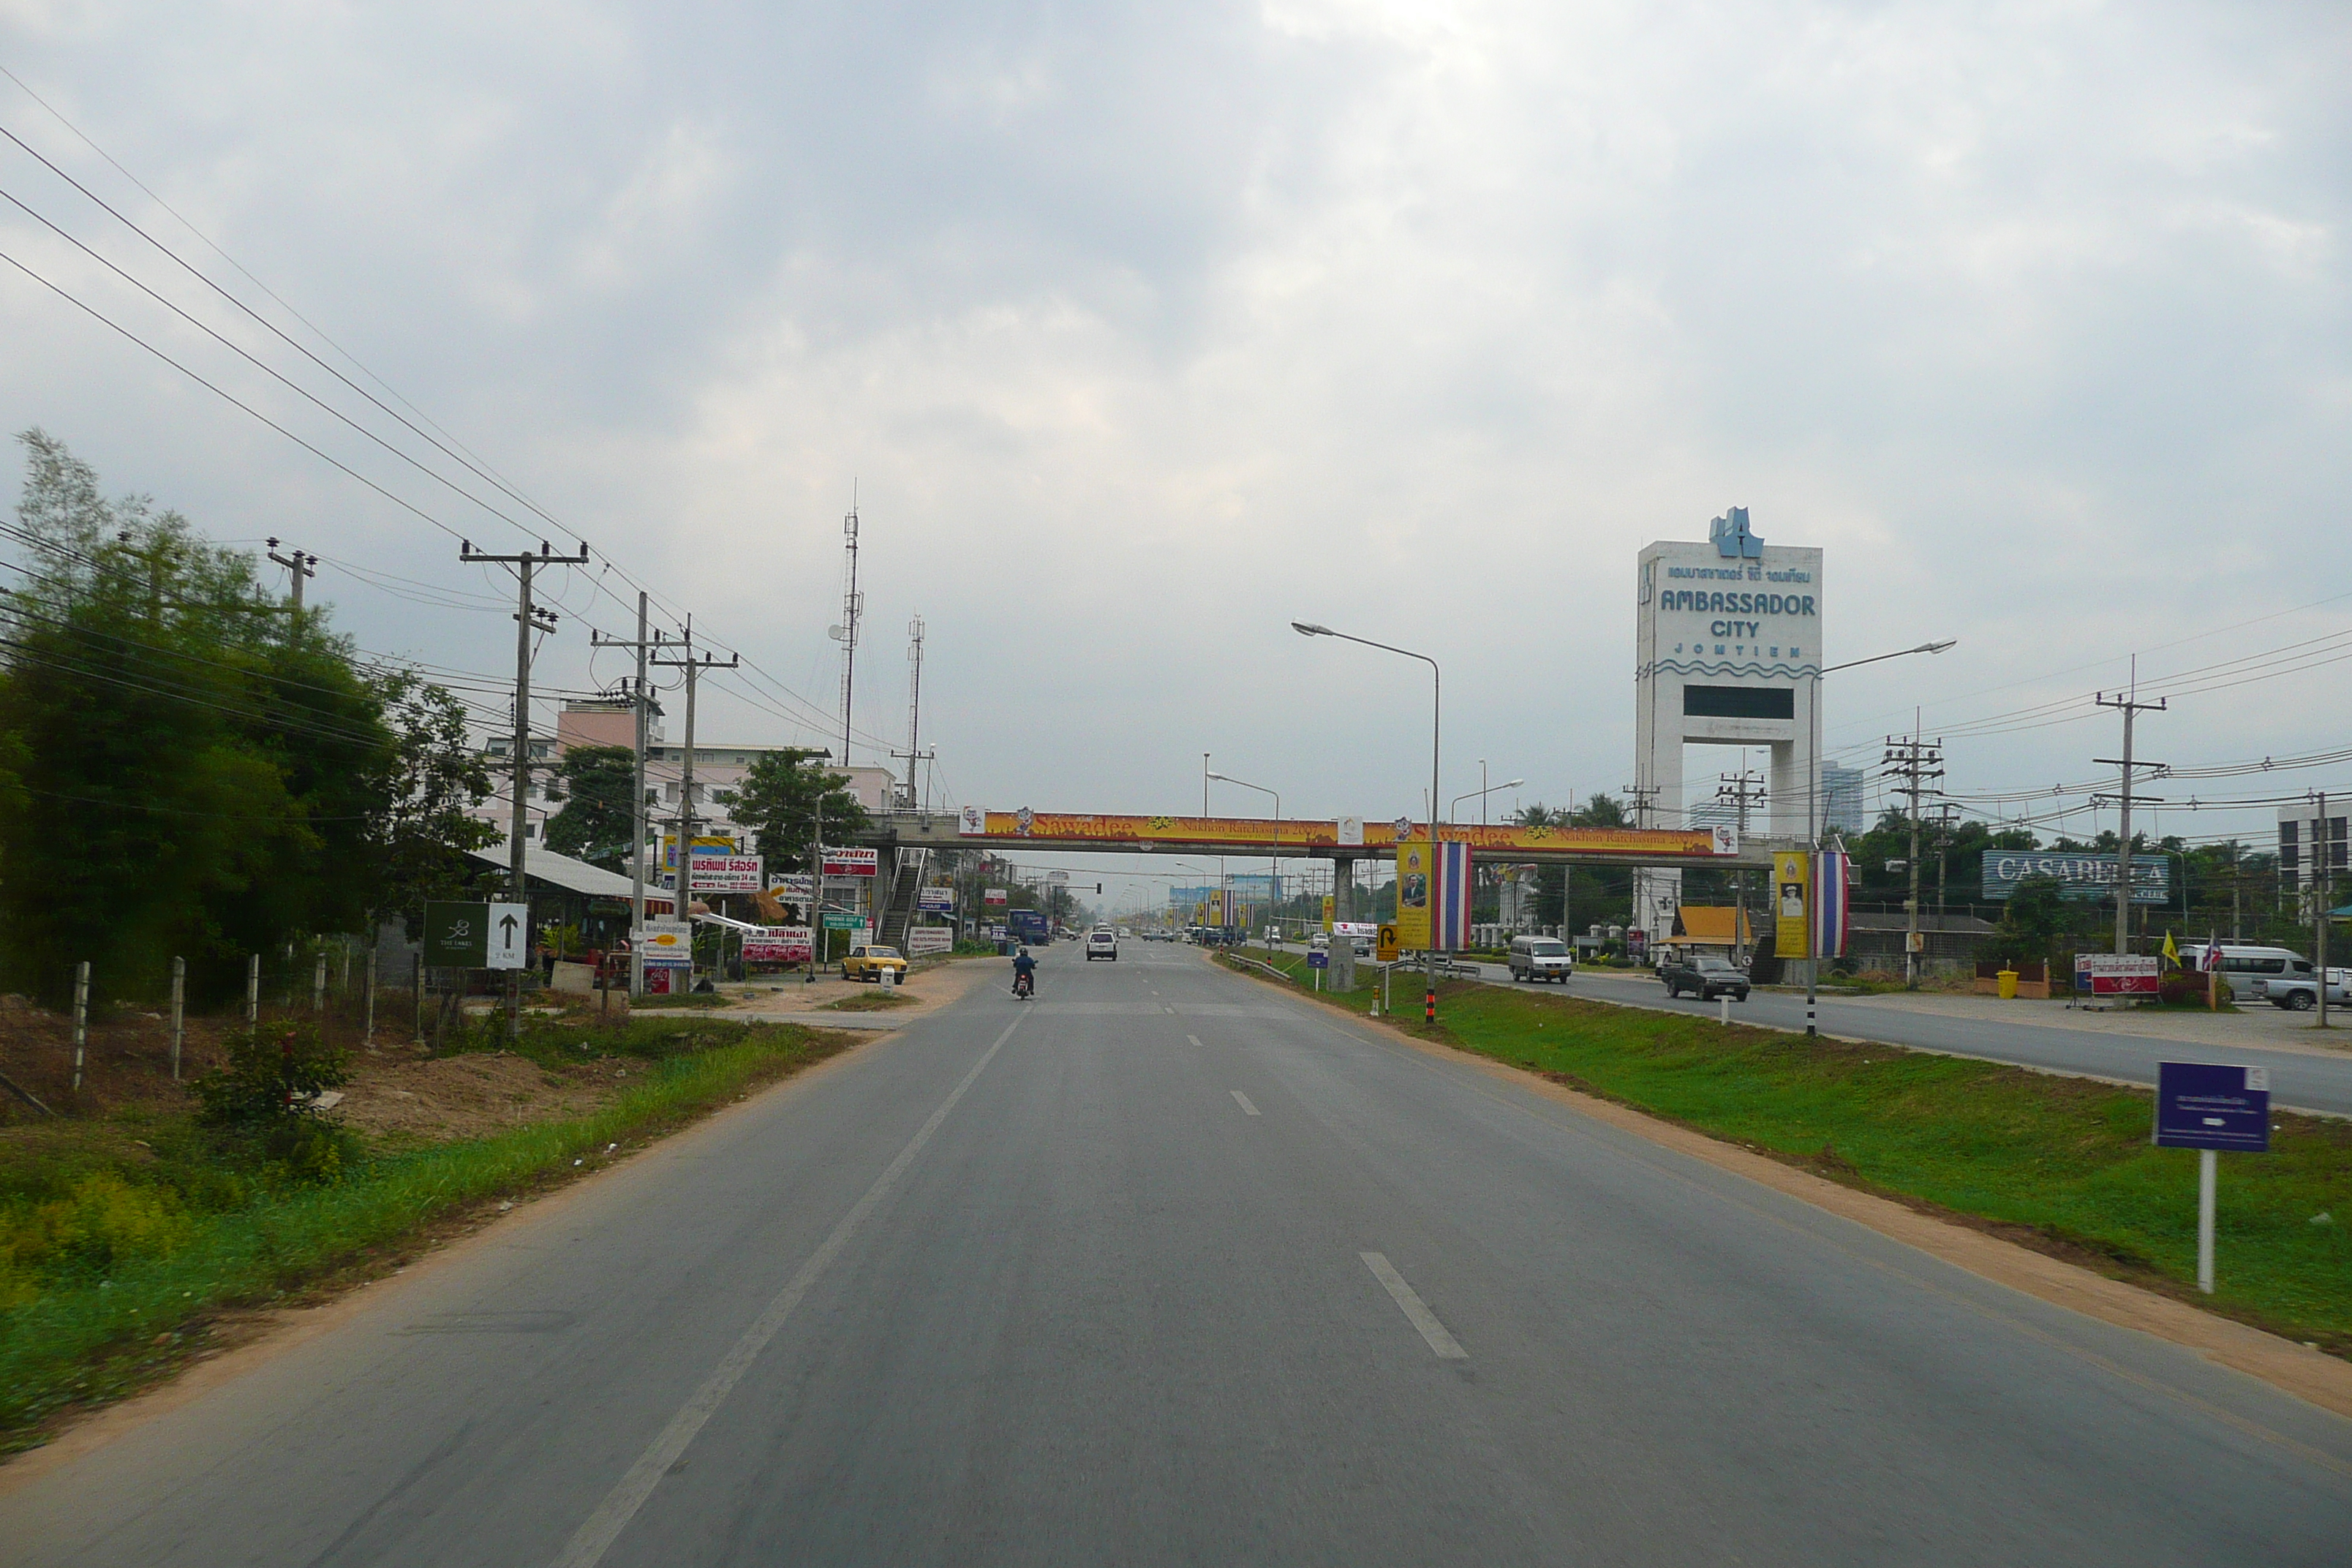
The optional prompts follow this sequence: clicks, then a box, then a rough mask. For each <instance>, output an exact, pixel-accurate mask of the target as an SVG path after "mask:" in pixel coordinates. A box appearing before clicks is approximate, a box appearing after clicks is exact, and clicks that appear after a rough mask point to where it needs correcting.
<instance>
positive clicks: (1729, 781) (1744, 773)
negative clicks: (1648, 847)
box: [1560, 758, 1764, 963]
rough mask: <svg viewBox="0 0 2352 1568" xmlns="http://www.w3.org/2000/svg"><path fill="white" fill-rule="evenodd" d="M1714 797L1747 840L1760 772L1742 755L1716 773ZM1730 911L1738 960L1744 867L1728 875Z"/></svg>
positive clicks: (1744, 917)
mask: <svg viewBox="0 0 2352 1568" xmlns="http://www.w3.org/2000/svg"><path fill="white" fill-rule="evenodd" d="M1716 777H1717V780H1718V781H1719V782H1718V783H1717V785H1716V791H1715V798H1716V799H1717V800H1727V801H1730V802H1731V803H1732V804H1733V805H1734V806H1735V807H1736V808H1737V809H1738V813H1739V842H1740V843H1741V844H1743V845H1744V844H1746V843H1747V842H1748V807H1749V806H1751V805H1762V804H1763V802H1764V775H1763V774H1762V773H1758V772H1757V771H1756V770H1755V769H1753V768H1751V767H1749V766H1748V763H1747V761H1746V759H1745V758H1743V759H1742V760H1741V762H1740V765H1739V771H1738V773H1718V774H1717V775H1716ZM1732 885H1733V886H1734V887H1735V888H1736V889H1738V892H1737V893H1735V894H1734V895H1733V903H1734V906H1735V907H1734V912H1733V914H1732V917H1731V940H1732V944H1733V946H1732V962H1734V963H1738V962H1739V961H1740V959H1741V958H1742V957H1743V956H1744V955H1745V953H1746V951H1747V947H1748V871H1747V868H1745V867H1742V868H1740V869H1739V870H1738V871H1736V872H1734V873H1733V874H1732ZM1567 918H1568V911H1567V907H1566V905H1565V904H1564V903H1563V905H1562V907H1561V910H1560V919H1561V921H1562V925H1561V928H1560V929H1561V930H1562V931H1565V930H1567V926H1566V923H1565V922H1566V921H1567Z"/></svg>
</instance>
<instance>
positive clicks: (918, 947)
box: [907, 926, 955, 958]
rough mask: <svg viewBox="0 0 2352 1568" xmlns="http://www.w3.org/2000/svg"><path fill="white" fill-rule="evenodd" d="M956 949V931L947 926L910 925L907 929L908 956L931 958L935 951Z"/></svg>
mask: <svg viewBox="0 0 2352 1568" xmlns="http://www.w3.org/2000/svg"><path fill="white" fill-rule="evenodd" d="M954 950H955V932H954V931H950V930H949V929H948V928H947V927H946V926H910V927H908V931H907V956H908V958H929V957H930V956H931V955H933V954H934V953H941V952H953V951H954Z"/></svg>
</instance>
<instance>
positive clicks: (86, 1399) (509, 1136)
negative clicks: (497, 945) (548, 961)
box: [0, 1019, 841, 1453]
mask: <svg viewBox="0 0 2352 1568" xmlns="http://www.w3.org/2000/svg"><path fill="white" fill-rule="evenodd" d="M579 1035H580V1031H577V1030H572V1031H563V1030H561V1029H558V1028H555V1027H553V1026H550V1027H547V1028H543V1029H541V1030H538V1031H534V1032H531V1033H529V1034H527V1036H526V1039H525V1042H524V1054H526V1055H531V1056H533V1057H535V1058H536V1057H540V1056H541V1055H543V1054H545V1055H549V1056H551V1057H561V1058H562V1059H566V1060H572V1061H577V1060H579V1059H581V1058H582V1054H583V1053H581V1052H580V1050H579ZM597 1038H598V1040H599V1045H598V1047H597V1048H598V1049H599V1050H604V1051H618V1052H620V1053H623V1054H626V1055H629V1056H633V1057H636V1058H642V1059H645V1060H646V1061H647V1062H648V1063H649V1067H648V1068H646V1071H645V1073H644V1076H643V1077H642V1078H641V1079H637V1081H635V1082H634V1083H633V1084H632V1085H631V1087H630V1088H629V1089H627V1090H626V1091H625V1093H624V1094H622V1095H621V1096H620V1097H619V1098H618V1099H617V1100H614V1102H613V1103H611V1104H610V1105H608V1106H606V1107H605V1108H604V1109H603V1110H599V1111H597V1112H595V1113H594V1114H593V1115H589V1116H584V1117H579V1118H576V1119H571V1120H565V1121H547V1122H540V1123H535V1124H532V1125H529V1126H525V1127H520V1128H517V1129H515V1130H513V1131H507V1132H501V1133H499V1134H497V1135H495V1136H491V1137H487V1138H478V1139H471V1140H467V1141H463V1142H452V1143H446V1144H439V1145H435V1146H432V1147H428V1148H424V1149H417V1150H413V1151H410V1152H399V1153H387V1154H383V1155H380V1156H377V1157H373V1158H368V1159H363V1160H362V1161H361V1162H360V1163H357V1164H355V1165H354V1166H353V1167H352V1168H351V1169H350V1170H349V1171H348V1172H347V1173H345V1174H344V1176H343V1178H342V1179H341V1181H339V1182H336V1183H334V1184H331V1185H311V1186H305V1185H294V1184H287V1183H284V1182H282V1181H273V1180H271V1179H270V1177H269V1175H268V1173H267V1172H247V1173H236V1172H230V1171H216V1172H212V1173H209V1175H210V1177H211V1178H212V1179H213V1180H214V1184H215V1190H213V1191H211V1192H210V1193H209V1200H210V1201H209V1205H208V1203H207V1194H205V1193H204V1192H201V1191H195V1192H192V1191H190V1190H189V1187H188V1184H189V1183H190V1182H191V1181H194V1182H198V1183H201V1182H202V1181H203V1180H205V1179H206V1177H207V1175H208V1173H207V1172H206V1171H205V1169H204V1168H203V1165H202V1161H203V1157H204V1154H205V1150H206V1149H207V1148H208V1147H211V1146H210V1145H207V1144H205V1142H203V1140H202V1138H201V1137H200V1135H199V1134H198V1133H197V1132H196V1131H195V1130H194V1128H193V1127H192V1126H190V1125H188V1124H185V1123H184V1121H181V1120H180V1119H177V1118H152V1117H150V1118H137V1117H134V1118H131V1120H130V1121H129V1124H128V1125H125V1126H117V1125H115V1124H113V1123H112V1122H110V1121H94V1122H87V1123H81V1124H79V1126H75V1125H71V1124H66V1125H60V1126H57V1127H54V1128H51V1129H44V1130H42V1131H41V1135H40V1136H38V1137H36V1138H31V1139H19V1140H12V1141H11V1142H10V1143H9V1145H7V1149H8V1153H9V1155H10V1158H9V1159H8V1160H6V1161H5V1162H0V1205H5V1206H0V1219H8V1218H11V1217H12V1216H13V1217H14V1218H16V1220H18V1221H25V1220H26V1219H27V1218H28V1216H31V1215H34V1214H35V1213H36V1212H37V1209H42V1210H43V1212H46V1213H47V1215H48V1216H49V1220H50V1224H49V1234H51V1235H52V1236H53V1237H54V1235H55V1234H56V1232H57V1230H58V1226H60V1225H68V1224H79V1225H80V1226H82V1227H83V1229H84V1230H86V1231H91V1232H94V1233H103V1235H104V1237H105V1238H106V1240H107V1243H108V1245H106V1246H105V1247H100V1248H99V1249H98V1250H97V1251H96V1252H95V1253H93V1252H92V1251H91V1250H90V1249H89V1247H83V1248H82V1249H80V1250H79V1252H76V1253H74V1254H72V1255H70V1256H66V1255H62V1254H61V1255H59V1257H58V1258H56V1259H53V1260H52V1266H51V1267H48V1268H24V1267H19V1268H16V1269H15V1270H14V1271H13V1272H11V1273H9V1274H8V1275H6V1276H5V1277H0V1286H8V1287H10V1289H9V1291H8V1292H7V1293H5V1294H0V1453H5V1452H9V1451H13V1450H14V1449H16V1448H21V1447H27V1446H30V1445H31V1444H33V1443H35V1442H37V1441H38V1440H39V1432H38V1428H39V1424H40V1423H41V1422H42V1421H43V1420H44V1419H45V1418H47V1417H48V1416H49V1415H52V1414H54V1413H55V1412H57V1411H58V1409H60V1408H62V1407H64V1406H67V1405H85V1404H91V1403H97V1402H100V1401H102V1400H105V1399H108V1398H111V1397H115V1396H118V1395H120V1394H123V1393H125V1392H128V1391H130V1390H131V1389H134V1388H136V1387H137V1386H139V1385H140V1384H143V1383H145V1382H148V1381H151V1380H152V1378H153V1377H154V1376H155V1375H156V1374H157V1373H159V1372H161V1371H163V1369H165V1368H166V1367H168V1366H169V1365H170V1364H171V1363H173V1362H175V1361H176V1360H178V1359H180V1358H181V1357H182V1356H184V1354H185V1353H186V1351H187V1349H188V1348H189V1344H190V1341H191V1338H192V1332H193V1331H195V1330H197V1329H199V1328H201V1326H202V1324H203V1321H204V1320H205V1319H206V1318H207V1317H209V1316H211V1315H213V1314H215V1313H217V1312H218V1311H220V1310H223V1309H228V1308H237V1307H250V1306H257V1305H262V1304H266V1303H268V1302H270V1301H272V1300H281V1299H283V1298H284V1297H286V1296H287V1295H288V1294H289V1292H294V1291H297V1290H299V1289H301V1288H303V1287H305V1286H307V1285H310V1284H313V1283H315V1282H317V1281H320V1280H321V1279H328V1278H330V1277H331V1276H335V1275H338V1274H342V1273H346V1272H349V1271H352V1270H353V1269H364V1268H367V1267H370V1266H371V1265H381V1264H382V1263H383V1261H385V1260H386V1259H387V1258H392V1257H395V1256H398V1255H399V1254H400V1253H401V1252H402V1251H403V1250H404V1248H406V1247H409V1246H412V1245H413V1244H414V1243H415V1241H416V1240H417V1239H418V1238H419V1237H421V1236H422V1235H423V1234H424V1233H425V1231H426V1229H427V1228H428V1227H429V1226H432V1225H433V1224H434V1223H435V1222H436V1220H441V1219H445V1218H446V1217H448V1216H450V1215H453V1214H454V1213H456V1212H457V1211H459V1210H461V1209H463V1208H465V1207H467V1205H472V1204H474V1203H477V1202H479V1201H481V1200H484V1199H487V1198H490V1197H494V1196H498V1195H499V1194H514V1193H520V1192H524V1191H528V1190H530V1188H532V1187H533V1186H535V1185H539V1184H544V1183H546V1182H549V1181H551V1180H557V1179H561V1178H562V1177H564V1176H568V1175H570V1174H572V1173H573V1172H574V1171H575V1170H578V1171H582V1172H584V1171H587V1170H591V1169H593V1168H595V1167H597V1166H599V1165H600V1164H602V1163H604V1162H605V1161H606V1160H608V1159H610V1158H612V1157H614V1156H615V1155H616V1154H617V1153H618V1152H622V1151H623V1150H625V1149H626V1147H627V1146H628V1145H630V1144H632V1143H635V1142H643V1141H645V1140H646V1138H648V1137H651V1136H655V1135H657V1134H659V1133H661V1132H664V1131H668V1130H670V1129H672V1128H675V1127H677V1126H679V1125H681V1124H683V1123H685V1122H687V1121H691V1120H693V1119H694V1118H695V1117H697V1116H699V1115H701V1114H703V1113H704V1112H706V1111H708V1110H711V1109H713V1108H715V1107H717V1106H719V1105H720V1104H722V1103H725V1102H726V1101H728V1100H732V1099H734V1098H736V1097H737V1096H738V1095H740V1094H741V1093H742V1092H743V1091H744V1090H745V1089H748V1088H750V1087H751V1086H753V1085H755V1084H758V1083H761V1082H763V1081H765V1080H768V1079H773V1078H778V1077H782V1076H783V1075H785V1074H787V1073H790V1072H793V1071H795V1070H797V1069H799V1068H803V1067H806V1066H808V1065H810V1064H811V1063H814V1062H816V1061H819V1060H822V1059H823V1058H825V1057H827V1056H829V1055H832V1054H833V1053H834V1051H835V1050H837V1049H838V1048H840V1044H841V1042H838V1041H835V1040H832V1039H829V1038H826V1037H821V1036H819V1035H816V1034H814V1033H812V1032H811V1031H809V1030H807V1029H804V1028H800V1027H797V1026H792V1025H774V1026H761V1025H740V1024H734V1023H731V1022H730V1023H728V1024H723V1025H722V1024H716V1023H702V1022H700V1021H698V1020H694V1019H638V1020H632V1021H631V1023H630V1024H629V1025H628V1026H626V1027H625V1029H622V1030H616V1031H613V1032H611V1033H610V1034H608V1035H603V1036H599V1037H597ZM634 1076H635V1075H634V1074H633V1077H634ZM134 1137H137V1138H140V1139H143V1142H134V1141H133V1140H134ZM614 1145H619V1146H620V1147H619V1148H618V1149H614V1147H612V1146H614ZM223 1183H226V1186H223V1185H222V1184H223ZM42 1194H49V1196H48V1197H47V1203H46V1205H45V1206H44V1205H40V1204H39V1203H38V1200H39V1199H40V1198H41V1196H42ZM58 1194H63V1195H58ZM60 1215H62V1216H64V1217H63V1218H62V1219H60V1218H59V1217H58V1216H60ZM16 1234H17V1235H19V1236H20V1237H21V1236H23V1235H26V1234H30V1229H29V1226H26V1225H24V1224H20V1225H19V1226H18V1227H17V1229H16ZM0 1239H5V1237H0ZM6 1261H7V1259H6V1258H5V1257H0V1265H5V1263H6Z"/></svg>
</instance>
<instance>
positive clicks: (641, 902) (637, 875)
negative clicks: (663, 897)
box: [589, 593, 661, 996]
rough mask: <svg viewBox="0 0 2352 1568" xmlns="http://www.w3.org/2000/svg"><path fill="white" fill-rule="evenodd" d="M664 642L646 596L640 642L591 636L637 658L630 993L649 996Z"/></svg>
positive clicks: (640, 602) (640, 603)
mask: <svg viewBox="0 0 2352 1568" xmlns="http://www.w3.org/2000/svg"><path fill="white" fill-rule="evenodd" d="M660 641H661V637H660V634H659V633H656V634H655V636H654V638H653V641H652V642H650V643H649V642H647V641H646V595H644V594H643V593H639V594H638V595H637V639H636V641H635V642H623V641H621V640H620V639H619V638H617V637H599V636H597V635H596V634H594V633H593V632H592V633H591V634H590V635H589V646H590V647H625V648H631V649H634V650H635V653H636V656H637V677H636V680H637V683H636V688H635V695H634V696H633V698H632V699H631V701H630V704H629V706H630V708H631V710H633V711H634V712H635V716H636V738H637V760H636V768H635V774H634V778H635V783H634V784H633V785H632V786H631V789H630V794H629V824H630V827H629V831H630V840H629V920H630V931H629V994H630V995H632V996H642V995H644V994H645V993H646V747H647V746H648V745H649V744H650V743H651V742H652V739H653V736H652V734H651V731H652V721H651V715H652V709H653V693H652V689H650V688H649V687H648V686H647V685H646V648H647V647H653V646H656V645H657V644H658V643H659V642H660Z"/></svg>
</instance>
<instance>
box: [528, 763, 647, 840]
mask: <svg viewBox="0 0 2352 1568" xmlns="http://www.w3.org/2000/svg"><path fill="white" fill-rule="evenodd" d="M636 788H637V754H636V753H635V752H633V751H631V750H629V748H628V747H626V746H574V747H572V749H571V750H570V751H568V752H564V753H563V764H562V773H561V775H560V783H559V784H558V785H557V794H558V796H559V798H561V799H562V802H563V809H562V810H561V811H559V812H557V813H556V814H555V815H554V816H551V817H550V818H549V819H548V823H547V847H549V848H550V849H552V850H554V851H556V852H557V853H558V854H560V855H574V856H577V857H579V858H581V859H583V860H585V861H587V862H588V863H589V864H590V865H592V866H602V867H604V869H606V870H608V871H617V870H619V869H620V868H622V866H623V865H625V863H626V862H627V860H628V858H629V843H630V840H631V839H633V838H635V837H636V831H637V814H636V805H635V795H636Z"/></svg>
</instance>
